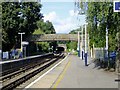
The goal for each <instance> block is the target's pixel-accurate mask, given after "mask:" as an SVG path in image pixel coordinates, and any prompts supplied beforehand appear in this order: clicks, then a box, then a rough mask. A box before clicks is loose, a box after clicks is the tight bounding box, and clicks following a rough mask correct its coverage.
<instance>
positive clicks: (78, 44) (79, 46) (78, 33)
mask: <svg viewBox="0 0 120 90" xmlns="http://www.w3.org/2000/svg"><path fill="white" fill-rule="evenodd" d="M78 57H80V32H79V31H78Z"/></svg>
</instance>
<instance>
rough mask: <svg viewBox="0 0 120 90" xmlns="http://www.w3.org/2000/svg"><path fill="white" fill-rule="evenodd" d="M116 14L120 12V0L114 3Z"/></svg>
mask: <svg viewBox="0 0 120 90" xmlns="http://www.w3.org/2000/svg"><path fill="white" fill-rule="evenodd" d="M114 12H120V0H115V1H114Z"/></svg>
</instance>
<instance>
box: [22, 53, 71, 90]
mask: <svg viewBox="0 0 120 90" xmlns="http://www.w3.org/2000/svg"><path fill="white" fill-rule="evenodd" d="M68 56H69V54H68V55H67V56H66V57H65V58H64V59H63V60H62V61H60V62H59V63H57V64H56V65H55V66H53V67H52V68H51V69H49V70H48V71H47V72H45V73H44V74H43V75H41V76H40V77H39V78H37V79H36V80H35V81H33V82H32V83H30V84H29V85H28V86H26V87H25V88H24V89H23V90H26V89H28V88H30V87H31V86H32V85H33V84H35V83H36V82H38V81H39V80H40V79H41V78H43V77H44V76H45V75H46V74H48V73H49V72H50V71H52V70H53V69H54V68H56V67H57V66H58V65H59V64H61V63H62V62H63V61H64V60H65V59H66V58H67V57H68Z"/></svg>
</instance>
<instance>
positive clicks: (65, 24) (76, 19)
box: [41, 0, 85, 33]
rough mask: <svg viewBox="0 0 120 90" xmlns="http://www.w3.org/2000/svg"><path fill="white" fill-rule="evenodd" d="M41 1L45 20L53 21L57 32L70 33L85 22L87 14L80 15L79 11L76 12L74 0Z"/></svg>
mask: <svg viewBox="0 0 120 90" xmlns="http://www.w3.org/2000/svg"><path fill="white" fill-rule="evenodd" d="M41 3H42V11H41V12H42V13H43V16H44V21H47V20H49V21H50V22H52V23H53V26H54V28H55V31H56V33H69V32H70V31H71V30H73V29H77V28H79V26H80V25H82V24H83V23H85V16H84V15H79V16H78V15H77V13H78V12H74V2H72V1H71V0H70V1H69V2H67V1H66V2H65V0H64V1H63V0H61V1H59V0H54V1H51V0H44V2H42V1H41Z"/></svg>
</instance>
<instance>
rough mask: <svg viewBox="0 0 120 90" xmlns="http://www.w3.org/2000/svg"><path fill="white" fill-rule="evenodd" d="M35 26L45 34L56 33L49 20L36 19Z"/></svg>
mask: <svg viewBox="0 0 120 90" xmlns="http://www.w3.org/2000/svg"><path fill="white" fill-rule="evenodd" d="M37 27H38V28H39V29H40V30H41V31H42V32H44V33H45V34H55V33H56V32H55V29H54V27H53V25H52V23H51V22H49V21H46V22H43V21H38V22H37Z"/></svg>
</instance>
